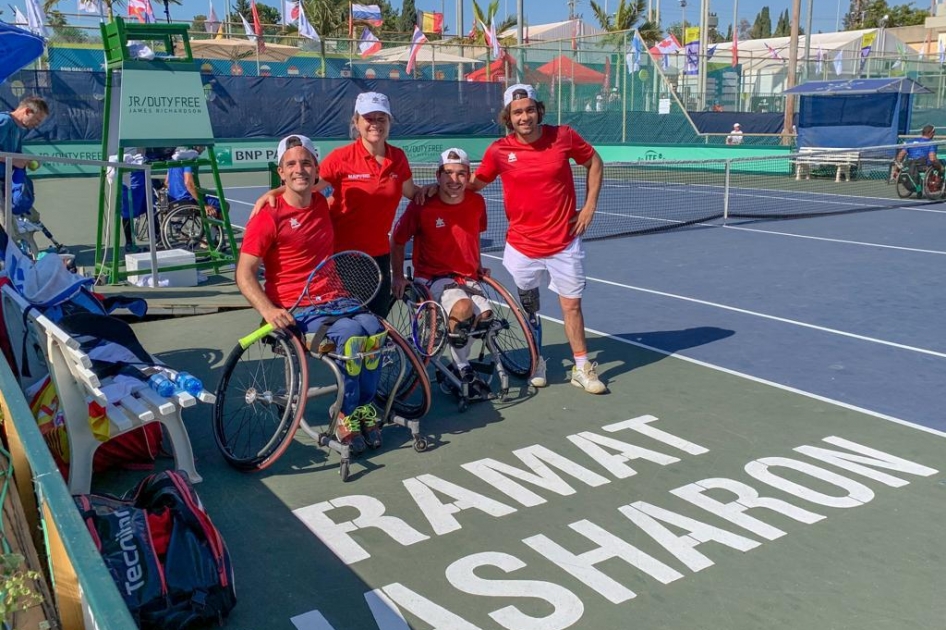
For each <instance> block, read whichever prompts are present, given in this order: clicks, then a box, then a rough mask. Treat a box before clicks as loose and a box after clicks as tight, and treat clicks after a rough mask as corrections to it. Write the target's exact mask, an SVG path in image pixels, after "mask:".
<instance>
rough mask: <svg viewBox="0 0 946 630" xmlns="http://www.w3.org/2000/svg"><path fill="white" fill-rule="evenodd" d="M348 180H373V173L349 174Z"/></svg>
mask: <svg viewBox="0 0 946 630" xmlns="http://www.w3.org/2000/svg"><path fill="white" fill-rule="evenodd" d="M348 179H371V173H349V174H348Z"/></svg>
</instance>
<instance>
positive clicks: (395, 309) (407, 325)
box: [385, 282, 430, 365]
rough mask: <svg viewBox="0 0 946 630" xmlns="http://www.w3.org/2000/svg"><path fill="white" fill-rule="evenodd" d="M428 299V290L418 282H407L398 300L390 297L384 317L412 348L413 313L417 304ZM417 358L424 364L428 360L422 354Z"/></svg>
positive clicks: (428, 360)
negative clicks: (389, 305)
mask: <svg viewBox="0 0 946 630" xmlns="http://www.w3.org/2000/svg"><path fill="white" fill-rule="evenodd" d="M429 299H430V292H429V291H427V287H425V286H424V285H422V284H420V283H418V282H411V283H410V284H408V285H407V287H406V288H405V289H404V296H403V297H402V298H401V299H400V300H399V299H397V298H394V297H392V298H391V308H390V309H389V310H388V316H387V317H386V318H385V319H387V320H388V323H390V324H391V326H393V327H394V329H395V330H397V331H398V332H399V333H400V334H401V336H402V337H403V338H404V339H406V340H407V341H408V343H409V344H410V345H411V347H412V348H414V340H413V337H412V333H413V329H412V322H413V319H414V313H415V311H416V309H417V305H418V304H420V303H422V302H426V301H427V300H429ZM418 354H420V353H418ZM419 359H420V360H421V362H422V363H424V365H427V364H428V363H429V362H430V359H429V357H425V356H423V355H422V354H421V356H420V357H419Z"/></svg>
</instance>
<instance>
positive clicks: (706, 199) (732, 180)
mask: <svg viewBox="0 0 946 630" xmlns="http://www.w3.org/2000/svg"><path fill="white" fill-rule="evenodd" d="M934 146H935V145H934ZM899 148H902V147H899V146H883V147H869V148H861V149H825V150H802V151H801V152H792V153H783V154H778V155H771V156H764V157H750V158H736V159H730V160H693V161H641V162H633V163H609V164H606V165H605V167H604V183H603V186H602V189H601V194H600V196H599V198H598V207H597V211H596V213H595V219H594V222H593V223H592V225H591V227H590V228H589V230H588V232H587V233H586V235H585V237H584V238H585V239H602V238H610V237H616V236H627V235H632V234H645V233H651V232H659V231H663V230H672V229H679V228H684V227H688V226H693V225H700V224H714V225H718V224H720V222H722V221H736V220H739V221H745V220H750V221H752V220H772V219H796V218H804V217H814V216H825V215H837V214H847V213H854V212H864V211H871V210H881V209H890V208H897V207H901V206H903V205H906V204H915V203H928V202H930V201H931V200H930V199H928V198H925V197H918V196H917V195H916V194H913V195H911V196H910V197H909V198H902V197H901V196H900V195H898V192H897V189H898V188H899V187H898V186H897V185H894V184H892V183H891V180H890V166H891V163H892V161H893V159H894V157H895V156H896V152H897V150H898V149H899ZM412 169H413V171H414V179H415V181H421V182H427V181H432V180H433V178H434V177H435V172H436V167H435V166H431V165H414V166H412ZM573 177H574V180H575V188H576V192H577V196H578V203H579V205H580V204H581V203H583V201H584V199H585V193H586V171H585V169H584V168H582V167H580V166H574V167H573ZM838 179H840V180H841V181H836V180H838ZM481 194H482V195H483V196H484V197H485V198H486V200H487V211H488V215H489V216H488V219H489V229H488V231H487V234H486V238H484V240H483V249H484V250H485V251H489V250H495V249H499V248H501V247H502V245H503V243H504V242H505V234H506V228H507V225H508V224H507V222H506V217H505V213H504V211H503V203H502V187H501V183H500V182H496V183H493V184H491V185H490V186H489V187H487V188H485V189H484V190H483V191H481Z"/></svg>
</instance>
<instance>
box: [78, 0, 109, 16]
mask: <svg viewBox="0 0 946 630" xmlns="http://www.w3.org/2000/svg"><path fill="white" fill-rule="evenodd" d="M79 13H95V14H98V15H102V14H103V13H104V11H102V0H79Z"/></svg>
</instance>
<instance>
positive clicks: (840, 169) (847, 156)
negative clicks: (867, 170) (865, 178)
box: [794, 147, 861, 182]
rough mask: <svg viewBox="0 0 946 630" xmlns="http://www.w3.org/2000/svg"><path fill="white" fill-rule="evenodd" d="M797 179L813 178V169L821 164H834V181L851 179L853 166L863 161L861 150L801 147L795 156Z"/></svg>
mask: <svg viewBox="0 0 946 630" xmlns="http://www.w3.org/2000/svg"><path fill="white" fill-rule="evenodd" d="M794 161H795V179H796V180H800V179H802V178H804V179H811V169H812V168H818V167H819V166H834V167H836V169H837V170H836V172H835V176H834V181H836V182H840V181H841V178H842V177H844V179H845V180H847V181H851V167H852V166H857V165H858V164H859V163H860V161H861V152H860V151H858V150H857V149H826V148H819V147H800V148H799V149H798V153H796V154H795V156H794Z"/></svg>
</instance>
